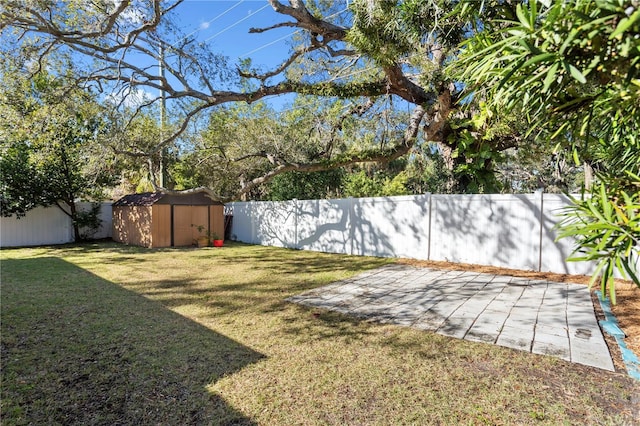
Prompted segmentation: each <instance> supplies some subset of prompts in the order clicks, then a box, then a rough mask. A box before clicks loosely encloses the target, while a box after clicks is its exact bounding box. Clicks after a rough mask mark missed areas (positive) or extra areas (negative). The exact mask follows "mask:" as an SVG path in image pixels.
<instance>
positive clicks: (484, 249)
mask: <svg viewBox="0 0 640 426" xmlns="http://www.w3.org/2000/svg"><path fill="white" fill-rule="evenodd" d="M569 203H570V201H569V198H568V197H566V196H563V195H555V194H542V193H535V194H527V195H431V194H426V195H416V196H402V197H384V198H348V199H338V200H293V201H286V202H236V203H231V204H228V205H227V206H228V207H230V208H231V210H232V211H233V226H232V229H231V235H232V239H236V240H238V241H243V242H247V243H253V244H262V245H271V246H279V247H289V248H296V249H304V250H315V251H323V252H332V253H344V254H353V255H370V256H383V257H407V258H415V259H424V260H445V261H451V262H459V263H473V264H479V265H490V266H501V267H508V268H515V269H524V270H532V271H546V272H557V273H569V274H589V273H590V272H591V271H592V270H593V264H590V263H585V262H579V263H576V262H566V258H567V257H568V256H569V255H570V254H571V251H572V244H573V243H572V241H569V240H560V241H557V242H556V241H555V238H556V235H557V234H556V231H555V229H554V226H555V225H556V224H557V223H558V221H559V218H558V213H559V210H560V209H562V208H563V207H565V206H567V205H569Z"/></svg>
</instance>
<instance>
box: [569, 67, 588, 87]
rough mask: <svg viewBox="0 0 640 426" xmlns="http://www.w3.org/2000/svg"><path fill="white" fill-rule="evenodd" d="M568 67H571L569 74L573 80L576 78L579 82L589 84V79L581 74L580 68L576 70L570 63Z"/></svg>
mask: <svg viewBox="0 0 640 426" xmlns="http://www.w3.org/2000/svg"><path fill="white" fill-rule="evenodd" d="M568 66H569V72H570V73H571V76H572V77H573V78H575V79H576V80H578V81H579V82H580V83H582V84H584V83H586V82H587V79H586V78H585V76H584V75H583V74H582V72H580V70H579V69H578V68H576V67H575V66H574V65H573V64H569V63H568Z"/></svg>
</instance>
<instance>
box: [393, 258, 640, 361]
mask: <svg viewBox="0 0 640 426" xmlns="http://www.w3.org/2000/svg"><path fill="white" fill-rule="evenodd" d="M398 263H402V264H405V265H413V266H419V267H423V268H436V269H452V270H457V271H475V272H481V273H485V274H500V275H510V276H514V277H521V278H530V279H532V280H547V281H554V282H561V283H574V284H583V285H587V284H589V280H590V279H591V277H589V276H586V275H569V274H557V273H553V272H534V271H523V270H519V269H508V268H500V267H497V266H485V265H473V264H467V263H452V262H441V261H434V260H415V259H400V260H399V261H398ZM596 287H597V286H596ZM596 287H594V289H596ZM616 297H617V304H616V305H614V306H613V307H612V311H613V314H614V315H615V316H616V318H617V319H618V322H619V323H620V328H622V330H623V331H624V332H625V334H626V335H627V337H626V338H625V343H626V345H627V347H628V348H629V349H631V350H632V351H633V352H634V353H635V354H636V355H638V356H640V288H638V287H637V286H636V285H635V284H634V283H632V282H631V281H624V280H616ZM595 300H596V298H595V297H594V302H595ZM594 306H595V308H596V311H597V312H599V311H600V306H599V305H598V304H596V303H594ZM607 343H608V344H609V348H610V350H611V353H612V354H613V355H614V363H615V364H616V368H621V367H622V365H623V364H622V361H621V358H620V350H619V349H618V347H617V345H616V344H615V340H614V339H612V338H611V339H610V338H607Z"/></svg>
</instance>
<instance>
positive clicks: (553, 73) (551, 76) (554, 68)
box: [542, 62, 560, 93]
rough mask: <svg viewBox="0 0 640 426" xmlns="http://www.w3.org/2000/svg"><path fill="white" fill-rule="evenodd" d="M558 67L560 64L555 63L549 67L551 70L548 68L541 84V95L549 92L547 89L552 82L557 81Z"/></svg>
mask: <svg viewBox="0 0 640 426" xmlns="http://www.w3.org/2000/svg"><path fill="white" fill-rule="evenodd" d="M559 66H560V63H558V62H556V63H554V64H553V65H551V68H549V70H548V71H547V77H546V78H545V79H544V82H543V84H542V92H543V93H547V92H548V91H549V87H551V85H552V84H553V82H554V81H556V80H557V78H558V75H557V72H558V67H559Z"/></svg>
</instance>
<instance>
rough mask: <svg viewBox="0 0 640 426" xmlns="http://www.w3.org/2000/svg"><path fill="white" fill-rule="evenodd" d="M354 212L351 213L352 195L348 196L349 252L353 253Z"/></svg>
mask: <svg viewBox="0 0 640 426" xmlns="http://www.w3.org/2000/svg"><path fill="white" fill-rule="evenodd" d="M353 216H354V213H353V197H349V244H350V248H349V254H350V255H353V240H354V235H353V234H354V226H353V223H354V220H355V219H354V217H353Z"/></svg>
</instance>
